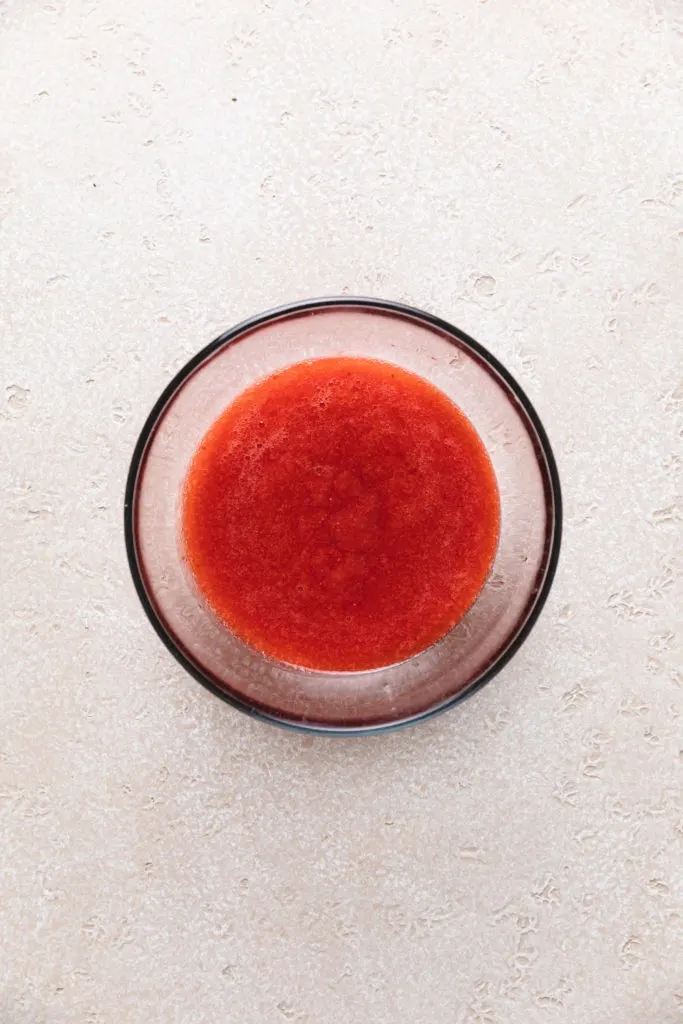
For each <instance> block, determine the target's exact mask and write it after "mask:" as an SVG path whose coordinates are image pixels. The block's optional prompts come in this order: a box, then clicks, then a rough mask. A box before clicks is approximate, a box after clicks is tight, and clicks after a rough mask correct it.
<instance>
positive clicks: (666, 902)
mask: <svg viewBox="0 0 683 1024" xmlns="http://www.w3.org/2000/svg"><path fill="white" fill-rule="evenodd" d="M0 82H1V83H2V86H3V88H2V93H3V100H2V107H1V111H0V220H1V221H2V223H1V224H0V445H1V451H2V456H1V458H0V486H1V489H2V501H1V502H0V558H1V562H2V569H1V579H2V591H1V596H0V611H1V615H0V620H1V629H2V660H1V662H0V676H1V690H0V707H1V715H0V838H1V849H0V857H1V858H2V872H1V874H0V1019H1V1020H2V1022H3V1024H42V1022H45V1024H67V1022H69V1024H71V1022H83V1024H120V1022H125V1024H146V1022H148V1021H163V1022H166V1024H203V1022H209V1021H210V1022H232V1021H235V1022H239V1024H245V1022H251V1021H254V1022H259V1024H285V1022H288V1021H289V1022H315V1024H328V1022H329V1024H333V1022H334V1024H337V1022H341V1021H343V1022H344V1024H366V1022H368V1021H372V1022H374V1024H384V1022H387V1024H389V1022H391V1024H393V1022H396V1021H419V1022H420V1024H534V1022H539V1024H540V1022H548V1024H555V1022H557V1024H561V1022H567V1024H569V1022H572V1024H603V1022H605V1024H606V1022H613V1021H619V1022H620V1024H652V1022H655V1021H656V1022H657V1024H680V1022H681V1021H683V784H682V776H683V730H682V719H681V712H682V711H683V672H682V668H683V664H682V658H681V646H680V632H681V604H682V603H683V601H682V599H683V594H682V587H681V579H682V573H683V556H682V553H681V522H682V521H683V494H682V491H683V488H682V485H681V466H682V455H683V452H682V446H681V432H682V429H683V381H682V379H681V362H682V352H683V345H682V343H681V338H680V325H681V314H682V313H683V307H682V304H681V293H682V289H683V274H682V272H681V257H682V255H683V150H682V149H681V121H682V117H681V114H682V105H681V96H682V87H683V7H682V6H681V4H680V2H679V0H591V2H588V0H572V3H571V4H567V3H560V2H559V0H525V2H512V0H457V2H456V0H439V2H437V0H432V2H427V0H372V2H370V0H363V2H360V0H348V2H347V3H344V4H339V3H333V2H332V0H229V2H225V0H223V2H220V0H203V2H201V0H173V2H172V3H168V2H162V0H147V2H145V3H140V2H132V0H116V2H113V0H73V2H68V0H2V2H0ZM339 292H348V293H352V294H353V293H361V294H375V295H379V296H384V297H388V298H394V299H398V300H402V301H405V302H409V303H412V304H415V305H418V306H422V307H425V308H427V309H430V310H432V311H434V312H436V313H438V314H440V315H442V316H444V317H445V318H447V319H450V320H452V321H453V322H455V323H457V324H458V325H459V326H460V327H462V328H463V329H464V330H465V331H467V332H469V333H471V334H472V335H473V336H474V337H476V338H477V339H479V340H480V341H481V342H483V343H484V344H485V345H486V346H487V347H489V348H490V349H491V350H492V351H493V352H494V353H495V354H496V355H497V356H498V357H499V358H500V359H502V360H503V361H504V362H505V363H506V364H507V365H508V366H509V368H510V369H511V370H512V372H513V373H515V374H516V375H517V376H518V378H519V380H520V382H521V383H522V385H523V386H524V387H525V389H526V390H527V391H528V393H529V395H530V397H531V398H532V400H533V401H534V402H535V404H536V407H537V409H538V411H539V413H540V415H541V417H542V418H543V420H544V422H545V425H546V427H547V429H548V432H549V434H550V437H551V440H552V442H553V444H554V447H555V451H556V455H557V458H558V462H559V466H560V471H561V474H562V479H563V485H564V494H565V502H566V523H565V542H564V549H563V555H562V558H561V562H560V568H559V572H558V576H557V579H556V583H555V587H554V590H553V593H552V595H551V598H550V600H549V603H548V605H547V607H546V610H545V612H544V614H543V616H542V618H541V619H540V621H539V623H538V624H537V626H536V628H535V630H534V632H533V634H532V636H531V637H530V639H529V640H528V642H527V643H526V645H525V646H524V648H523V649H522V651H521V652H520V653H519V654H518V656H517V657H516V658H515V659H514V661H513V662H512V663H511V664H510V665H509V666H508V668H507V669H506V670H505V671H504V672H503V673H502V674H501V675H500V676H498V677H497V678H496V680H495V681H494V682H492V683H491V684H490V685H489V686H488V687H486V688H485V689H484V690H483V691H481V692H480V693H479V694H478V695H477V696H476V697H475V698H474V699H472V700H471V701H469V702H467V703H466V704H465V705H463V706H461V707H458V708H457V709H455V710H454V711H453V712H451V713H449V714H447V715H445V716H442V717H440V718H438V719H436V720H434V721H432V722H430V723H429V724H426V725H424V726H421V727H419V728H414V729H410V730H406V731H403V732H400V733H398V734H396V735H391V736H386V737H382V738H378V739H359V740H354V741H344V740H325V739H317V738H316V739H313V738H306V737H300V736H296V735H289V734H287V733H284V732H281V731H278V730H276V729H273V728H270V727H267V726H265V725H261V724H258V723H255V722H252V721H250V720H249V719H247V718H246V717H245V716H242V715H240V714H238V713H237V712H234V711H233V710H232V709H230V708H229V707H227V706H225V705H223V704H222V703H220V702H219V701H217V700H215V698H213V697H212V696H211V695H210V694H208V693H206V692H205V691H204V690H203V689H202V688H201V687H199V686H198V685H197V684H196V683H194V682H193V681H192V680H191V679H190V678H189V677H186V676H185V675H184V674H183V672H182V671H181V670H180V669H179V668H178V667H177V666H176V664H175V662H173V661H172V659H171V657H170V655H168V654H167V653H166V651H165V649H164V648H163V647H162V645H161V644H160V643H159V641H158V640H157V638H156V636H155V635H154V634H153V632H152V630H151V628H150V627H149V625H148V624H147V622H146V620H145V618H144V616H143V613H142V610H141V609H140V607H139V606H138V602H137V599H136V597H135V594H134V590H133V586H132V583H131V581H130V579H129V575H128V569H127V566H126V562H125V554H124V548H123V539H122V528H121V505H122V494H123V486H124V480H125V475H126V471H127V467H128V461H129V458H130V454H131V451H132V447H133V445H134V442H135V440H136V438H137V434H138V431H139V429H140V427H141V425H142V423H143V420H144V418H145V416H146V414H147V412H148V410H149V408H150V406H151V405H152V403H153V401H154V400H155V399H156V397H157V395H158V394H159V392H160V391H161V389H162V388H163V386H164V385H165V384H166V382H167V381H168V380H169V378H170V376H171V375H172V374H173V373H174V372H175V371H176V370H177V369H178V368H179V367H180V366H181V365H182V364H183V363H184V362H185V360H186V359H187V358H188V357H189V355H190V354H192V353H193V352H194V351H196V349H197V348H198V347H200V346H201V345H203V344H205V343H206V342H207V341H209V340H210V339H211V338H212V337H213V336H215V335H216V334H217V333H218V332H219V331H220V330H222V329H224V328H225V327H227V326H229V325H231V324H232V323H234V322H235V321H237V320H239V319H242V318H243V317H245V316H247V315H250V314H252V313H255V312H258V311H260V310H261V309H264V308H267V307H270V306H273V305H276V304H278V303H280V302H284V301H288V300H290V299H295V298H304V297H307V296H311V295H319V294H329V293H339Z"/></svg>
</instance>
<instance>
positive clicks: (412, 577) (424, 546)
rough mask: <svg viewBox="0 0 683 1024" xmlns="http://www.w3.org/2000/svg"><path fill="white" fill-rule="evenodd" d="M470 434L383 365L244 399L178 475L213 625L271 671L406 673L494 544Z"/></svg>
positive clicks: (447, 408) (294, 373)
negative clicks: (276, 666) (284, 667)
mask: <svg viewBox="0 0 683 1024" xmlns="http://www.w3.org/2000/svg"><path fill="white" fill-rule="evenodd" d="M499 525H500V511H499V500H498V488H497V485H496V479H495V476H494V472H493V467H492V465H491V462H490V460H489V457H488V455H487V453H486V451H485V450H484V446H483V444H482V442H481V440H480V439H479V436H478V435H477V433H476V431H475V430H474V427H473V426H472V424H471V423H470V421H469V420H468V419H467V418H466V417H465V416H464V415H463V413H462V412H460V410H459V409H458V408H457V407H456V406H455V405H454V404H453V403H452V402H451V401H450V399H449V398H447V397H446V395H445V394H443V392H441V391H439V390H437V388H435V387H434V386H433V385H431V384H428V383H427V382H426V381H425V380H423V379H422V378H420V377H417V376H416V375H415V374H412V373H409V372H407V371H406V370H402V369H399V368H398V367H396V366H393V365H391V364H390V363H384V362H378V361H375V360H372V359H357V358H333V359H318V360H313V361H311V362H305V363H299V364H297V365H295V366H291V367H289V368H288V369H286V370H283V371H281V372H279V373H276V374H274V375H273V376H271V377H268V378H267V379H265V380H263V381H262V382H261V383H259V384H256V385H255V386H254V387H251V388H249V389H248V390H247V391H245V392H243V394H241V395H240V396H239V397H238V398H237V399H236V400H235V401H234V402H233V403H232V405H230V406H228V408H227V409H226V410H225V411H224V412H223V414H222V415H221V416H220V417H219V418H218V419H217V420H216V422H215V423H214V424H213V426H212V427H211V428H210V429H209V431H208V432H207V434H206V435H205V437H204V439H203V440H202V442H201V444H200V446H199V449H198V450H197V452H196V454H195V455H194V458H193V460H192V463H191V465H190V469H189V472H188V475H187V480H186V483H185V491H184V504H183V512H182V529H183V537H184V544H185V554H186V558H187V562H188V563H189V567H190V569H191V571H192V574H193V575H194V578H195V580H196V583H197V586H198V588H199V590H200V591H201V593H202V594H203V595H204V597H205V599H206V600H207V602H208V603H209V605H210V606H211V608H213V610H214V612H215V613H216V615H217V616H218V617H219V618H220V619H221V620H222V621H223V622H224V623H225V625H226V626H228V627H229V629H231V630H232V631H233V632H234V633H236V634H237V635H238V636H239V637H241V638H242V639H243V640H244V641H245V642H246V643H248V644H250V645H251V646H253V647H255V648H257V649H258V650H259V651H262V652H263V653H264V654H266V655H269V656H270V657H272V658H275V659H278V660H280V661H284V662H289V663H291V664H294V665H300V666H304V667H308V668H314V669H321V670H330V671H332V670H336V671H356V670H363V669H373V668H378V667H380V666H382V665H389V664H392V663H394V662H397V661H402V660H404V659H405V658H409V657H411V655H414V654H417V653H418V651H422V650H424V648H425V647H428V646H429V645H430V644H432V643H434V642H435V641H436V640H438V639H439V638H440V637H442V636H443V635H444V634H445V633H447V632H448V630H450V629H451V628H452V627H453V626H454V625H455V624H456V623H457V622H458V620H459V619H461V618H462V616H463V615H464V613H465V612H466V611H467V609H468V608H469V607H470V605H471V604H472V603H473V601H474V600H475V598H476V597H477V595H478V593H479V591H480V590H481V588H482V586H483V584H484V581H485V580H486V577H487V575H488V572H489V570H490V568H491V564H492V562H493V557H494V554H495V551H496V545H497V543H498V532H499Z"/></svg>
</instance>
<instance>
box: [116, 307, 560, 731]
mask: <svg viewBox="0 0 683 1024" xmlns="http://www.w3.org/2000/svg"><path fill="white" fill-rule="evenodd" d="M333 307H346V308H350V309H373V310H379V311H380V312H384V313H390V314H393V315H396V316H399V317H404V318H409V319H411V320H417V321H419V322H421V323H423V324H426V325H427V326H428V327H431V328H435V329H436V330H438V331H439V332H440V333H441V334H444V335H446V336H447V338H449V340H453V339H455V340H457V342H459V343H461V344H463V345H465V346H467V347H468V348H469V349H471V350H472V351H473V352H474V353H476V355H478V356H479V358H480V359H481V360H482V361H483V362H485V363H486V364H488V365H489V366H490V367H492V368H493V369H494V370H495V371H496V373H498V374H499V375H500V376H501V377H502V378H503V380H504V381H505V383H506V384H507V385H508V387H509V388H510V390H511V391H512V393H513V395H514V396H515V398H516V400H517V401H518V402H519V404H520V405H521V406H522V408H523V410H524V412H525V413H526V415H527V417H528V418H529V420H530V421H531V424H532V426H533V428H534V430H535V432H536V436H537V439H538V442H539V445H540V448H541V451H542V453H543V457H544V459H545V463H546V466H547V469H548V476H549V482H550V492H551V495H552V509H551V508H549V507H548V512H549V522H551V523H552V526H553V537H552V543H551V546H550V550H549V553H548V560H547V570H546V573H545V577H544V579H543V582H542V584H541V586H540V587H539V589H538V591H537V592H536V595H535V598H534V604H533V605H532V607H531V610H530V611H529V613H528V615H527V618H526V620H525V622H524V624H523V626H522V628H521V629H520V631H519V633H518V634H517V636H516V637H515V638H514V640H513V641H512V643H510V644H509V645H508V646H507V647H506V648H505V650H504V651H503V652H502V653H501V654H500V655H499V656H498V657H497V658H496V659H495V661H494V662H493V663H492V664H491V665H489V666H488V668H486V669H485V670H484V671H483V672H482V673H481V675H480V676H478V677H477V678H476V679H475V680H474V681H473V682H472V683H471V684H470V686H468V687H467V688H466V689H464V690H461V691H460V692H458V693H456V694H454V695H453V696H452V697H450V698H448V699H447V700H445V701H443V702H441V703H440V704H437V705H436V706H434V707H431V708H427V709H426V710H424V711H420V712H418V713H417V714H414V715H410V716H408V717H407V718H402V719H400V720H398V721H389V722H374V723H372V724H370V725H362V724H361V725H330V726H326V725H324V724H322V723H320V722H317V723H313V722H311V723H309V722H306V721H294V720H290V719H287V718H280V717H278V715H276V714H273V713H269V712H268V711H266V710H264V709H263V708H261V707H257V706H254V705H253V704H250V703H249V701H248V700H246V699H244V700H241V699H240V698H238V697H237V696H235V695H234V694H232V693H226V692H225V691H224V690H222V689H221V688H220V687H219V686H217V685H216V684H215V683H214V682H213V681H212V680H211V679H210V678H209V677H208V676H207V675H205V674H204V673H203V672H202V671H201V669H200V668H199V667H198V666H197V665H196V664H194V663H193V662H192V661H190V659H189V658H187V657H186V655H185V654H184V652H183V650H182V649H181V647H180V646H179V644H178V643H176V642H175V640H174V638H173V636H172V635H171V634H170V633H169V632H168V630H167V629H166V628H165V626H164V624H163V622H162V621H161V619H160V617H159V615H158V614H157V612H156V610H155V608H154V605H153V604H152V601H151V600H150V597H149V595H148V593H147V589H146V587H145V583H144V579H143V574H142V569H141V566H140V563H139V560H138V557H137V551H136V543H135V532H136V531H135V498H136V494H137V486H138V480H139V478H140V470H141V468H142V466H143V462H144V458H145V454H146V452H147V448H148V446H149V443H150V441H151V439H152V436H153V434H154V431H155V428H156V426H157V424H158V423H159V422H160V420H161V418H162V416H163V413H164V411H165V409H166V407H167V406H168V404H169V403H170V401H171V400H172V398H173V397H174V395H175V394H176V393H177V392H178V391H179V390H180V388H181V387H182V386H183V384H184V382H185V381H186V380H187V378H188V377H189V376H190V375H191V374H192V373H193V372H194V370H195V369H196V368H197V367H198V366H199V365H200V364H201V363H203V362H204V361H205V360H206V359H207V358H208V357H209V356H211V355H212V354H213V353H214V352H216V351H217V350H218V349H220V348H223V347H224V346H226V345H229V344H232V343H233V342H235V341H237V340H238V338H240V337H241V336H242V335H243V334H245V333H246V332H247V331H252V330H254V329H255V328H258V327H262V326H263V325H264V324H266V323H270V322H272V321H275V320H278V319H281V318H283V317H287V316H291V315H295V314H298V313H310V312H314V311H316V310H320V309H326V308H333ZM549 504H550V503H549V502H546V505H547V506H549ZM123 519H124V536H125V545H126V555H127V558H128V566H129V569H130V572H131V576H132V577H133V583H134V585H135V589H136V592H137V595H138V598H139V600H140V603H141V604H142V607H143V609H144V611H145V613H146V615H147V618H148V619H149V621H150V623H151V625H152V626H153V628H154V630H155V632H156V633H157V635H158V636H159V638H160V639H161V641H162V642H163V644H164V645H165V647H166V648H167V649H168V650H169V651H170V653H171V654H172V655H173V657H174V658H175V659H176V661H178V662H179V664H180V665H181V666H182V667H183V668H184V669H185V671H186V672H188V673H189V675H190V676H192V678H193V679H195V680H196V681H197V682H199V683H201V684H202V686H204V687H206V689H208V690H209V691H210V692H211V693H213V694H214V695H215V696H216V697H220V698H221V700H224V701H225V702H226V703H228V704H230V705H231V706H232V707H234V708H236V709H237V710H238V711H242V712H243V713H245V714H247V715H249V716H251V717H252V718H256V719H259V720H260V721H262V722H268V723H269V724H270V725H277V726H279V727H280V728H284V729H288V730H291V731H294V732H299V733H305V734H311V733H313V734H317V735H322V736H358V735H373V734H374V735H376V734H379V733H386V732H393V731H394V730H396V729H401V728H404V727H405V726H409V725H416V724H417V723H418V722H424V721H427V719H430V718H433V717H434V716H435V715H439V714H442V713H443V712H445V711H448V710H449V709H450V708H452V707H453V706H454V705H455V704H459V703H460V702H461V701H463V700H465V699H466V698H467V697H471V696H472V694H473V693H476V691H477V690H480V689H481V687H482V686H484V685H485V684H486V683H488V682H490V681H491V679H493V678H494V676H496V675H498V673H499V672H500V671H501V669H503V668H504V667H505V665H507V663H508V662H509V661H510V660H511V658H513V657H514V655H515V654H516V653H517V651H518V650H519V649H520V647H521V646H522V644H523V643H524V641H525V640H526V639H527V637H528V636H529V633H530V632H531V630H532V629H533V627H534V625H535V624H536V621H537V619H538V617H539V615H540V614H541V611H542V610H543V607H544V605H545V602H546V600H547V597H548V594H549V593H550V590H551V588H552V585H553V581H554V579H555V573H556V571H557V565H558V561H559V557H560V547H561V543H562V520H563V516H562V490H561V486H560V476H559V472H558V469H557V463H556V461H555V456H554V454H553V450H552V447H551V445H550V440H549V438H548V435H547V433H546V431H545V428H544V426H543V424H542V423H541V420H540V418H539V416H538V413H537V412H536V410H535V408H534V406H533V405H532V403H531V401H530V400H529V398H528V396H527V395H526V393H525V392H524V390H523V389H522V387H521V386H520V385H519V384H518V382H517V381H516V380H515V378H514V377H513V376H512V374H511V373H510V371H509V370H507V369H506V368H505V366H503V364H502V363H501V362H500V361H499V360H498V359H497V358H496V357H495V356H494V355H492V354H491V352H489V351H488V349H486V348H485V347H484V346H483V345H481V344H480V343H479V342H478V341H475V340H474V338H471V337H470V336H469V335H468V334H466V333H465V332H464V331H462V330H460V328H458V327H455V326H454V325H453V324H450V323H449V322H448V321H446V320H443V319H441V317H438V316H435V315H434V314H433V313H428V312H426V311H425V310H422V309H418V308H417V307H414V306H409V305H406V304H405V303H402V302H394V301H392V300H390V299H379V298H371V297H364V296H357V295H340V296H326V297H325V296H323V297H320V298H313V299H302V300H299V301H296V302H289V303H285V304H284V305H281V306H276V307H275V308H273V309H269V310H266V311H264V312H263V313H258V314H256V315H255V316H251V317H248V318H247V319H246V320H242V321H241V322H240V323H238V324H235V326H233V327H230V328H228V330H226V331H224V332H223V333H222V334H220V335H219V336H218V337H217V338H215V339H214V340H213V341H211V342H209V344H208V345H205V346H204V347H203V348H202V349H200V350H199V351H198V352H197V353H195V355H194V356H192V357H191V358H190V359H189V360H188V362H187V363H185V365H184V366H183V367H182V369H180V370H179V371H178V373H176V374H175V376H174V377H173V379H172V380H171V381H170V383H169V384H167V385H166V387H165V388H164V390H163V391H162V392H161V394H160V396H159V398H158V399H157V400H156V402H155V403H154V405H153V406H152V409H151V411H150V412H149V414H148V416H147V418H146V419H145V422H144V425H143V427H142V430H141V431H140V435H139V437H138V440H137V442H136V445H135V448H134V450H133V455H132V458H131V462H130V466H129V469H128V476H127V480H126V489H125V496H124V507H123Z"/></svg>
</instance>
